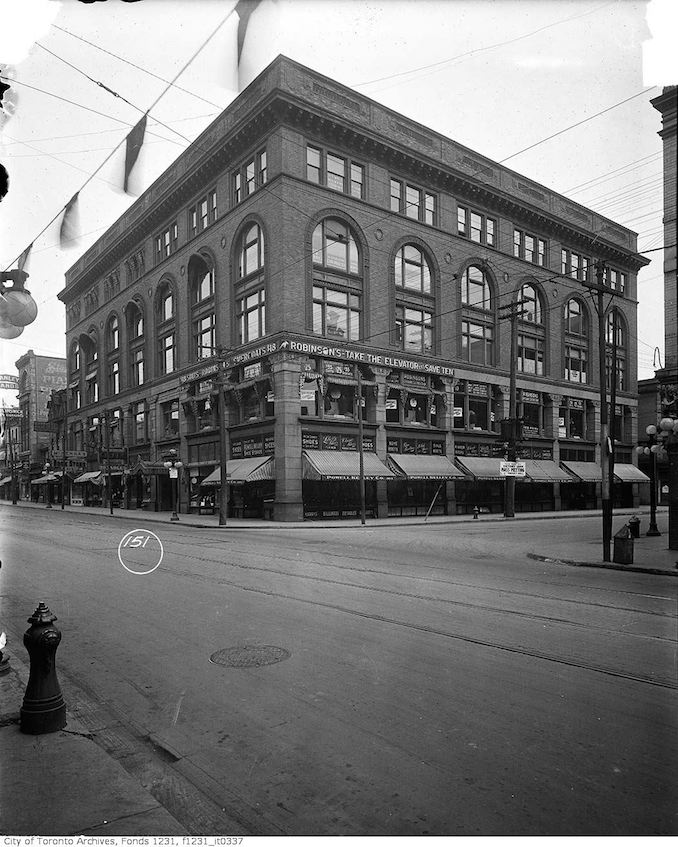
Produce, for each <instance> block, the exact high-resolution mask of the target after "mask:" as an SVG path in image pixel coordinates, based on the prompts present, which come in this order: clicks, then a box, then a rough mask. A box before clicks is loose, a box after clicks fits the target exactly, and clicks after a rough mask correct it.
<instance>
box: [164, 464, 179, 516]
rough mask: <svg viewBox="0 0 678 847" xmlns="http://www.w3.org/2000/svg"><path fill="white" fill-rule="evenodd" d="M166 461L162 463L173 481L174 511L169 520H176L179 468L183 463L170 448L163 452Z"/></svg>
mask: <svg viewBox="0 0 678 847" xmlns="http://www.w3.org/2000/svg"><path fill="white" fill-rule="evenodd" d="M165 459H166V461H164V462H163V465H164V466H165V467H166V468H167V470H168V471H169V478H170V479H171V480H172V481H173V486H172V487H173V493H174V497H173V501H174V511H173V512H172V517H171V518H170V520H171V521H178V520H179V515H178V514H177V512H178V503H179V469H180V468H182V467H183V466H184V463H183V462H181V461H180V460H179V458H178V454H177V451H176V450H175V449H174V448H172V449H171V450H168V452H167V453H165Z"/></svg>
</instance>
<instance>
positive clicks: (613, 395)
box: [605, 309, 617, 535]
mask: <svg viewBox="0 0 678 847" xmlns="http://www.w3.org/2000/svg"><path fill="white" fill-rule="evenodd" d="M611 354H612V355H611V357H610V358H611V361H610V461H609V464H608V479H609V480H610V535H611V534H612V523H611V521H612V509H613V508H614V449H615V448H614V442H615V438H616V437H617V420H616V415H617V312H616V310H615V309H613V310H612V350H611ZM605 358H606V359H607V350H606V353H605Z"/></svg>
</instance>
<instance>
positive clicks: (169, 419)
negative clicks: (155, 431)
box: [161, 400, 179, 438]
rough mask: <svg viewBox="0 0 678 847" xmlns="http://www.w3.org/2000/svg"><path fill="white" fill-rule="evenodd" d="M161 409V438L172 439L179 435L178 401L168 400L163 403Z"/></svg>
mask: <svg viewBox="0 0 678 847" xmlns="http://www.w3.org/2000/svg"><path fill="white" fill-rule="evenodd" d="M161 409H162V437H163V438H174V437H175V436H177V435H179V401H178V400H170V402H169V403H163V404H162V406H161Z"/></svg>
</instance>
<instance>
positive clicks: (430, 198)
mask: <svg viewBox="0 0 678 847" xmlns="http://www.w3.org/2000/svg"><path fill="white" fill-rule="evenodd" d="M437 220H438V216H437V211H436V196H435V194H429V193H428V191H427V192H426V193H425V195H424V223H427V224H430V226H435V225H436V223H437Z"/></svg>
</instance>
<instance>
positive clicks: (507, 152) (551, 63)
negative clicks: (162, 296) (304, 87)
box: [0, 0, 678, 405]
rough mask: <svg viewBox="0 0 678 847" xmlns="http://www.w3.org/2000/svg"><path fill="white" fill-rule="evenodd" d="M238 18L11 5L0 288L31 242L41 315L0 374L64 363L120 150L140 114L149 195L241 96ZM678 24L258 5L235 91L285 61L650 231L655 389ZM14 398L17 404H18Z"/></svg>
mask: <svg viewBox="0 0 678 847" xmlns="http://www.w3.org/2000/svg"><path fill="white" fill-rule="evenodd" d="M234 6H235V0H139V1H138V2H123V0H98V2H91V3H83V2H79V0H3V4H2V25H1V26H0V67H1V68H2V73H3V75H9V76H10V77H13V78H14V79H15V83H14V84H13V85H12V89H11V90H10V92H9V93H8V94H6V95H5V102H6V103H9V105H8V107H7V110H8V111H10V112H11V113H12V114H11V116H9V117H6V116H5V117H4V118H3V117H2V116H1V115H0V162H2V164H3V165H4V167H5V168H6V169H7V171H8V173H9V180H10V182H9V192H8V194H7V195H6V197H5V198H4V200H3V201H2V202H1V203H0V270H5V269H9V268H11V267H16V260H17V257H18V256H19V255H20V254H21V253H22V252H23V250H24V249H25V248H26V247H27V246H28V245H29V244H30V243H31V242H33V250H32V253H31V258H30V261H29V264H28V266H27V267H26V270H27V271H28V272H29V274H30V279H29V281H28V284H27V288H28V289H29V290H30V292H31V294H32V295H33V297H34V299H35V300H36V302H37V304H38V309H39V311H38V317H37V318H36V320H35V321H34V323H32V324H30V325H29V326H28V327H26V328H25V330H24V332H23V334H22V335H21V336H19V337H18V338H16V339H13V340H5V339H0V374H8V373H9V374H16V367H15V362H16V360H17V359H18V358H19V357H20V356H21V355H23V353H24V352H26V350H28V349H33V350H34V351H35V352H36V353H38V354H42V355H50V356H62V357H63V356H65V313H64V308H63V304H62V303H61V301H59V300H58V299H57V296H56V295H57V293H58V292H59V291H61V290H62V289H63V287H64V273H65V271H66V270H67V269H68V268H69V267H70V266H71V265H73V264H74V263H75V262H76V261H77V259H78V258H79V257H80V256H81V255H82V254H83V253H84V252H85V251H86V250H87V249H88V247H89V246H90V245H91V244H92V243H93V242H94V241H95V240H96V239H97V238H98V237H100V236H101V235H102V234H103V232H105V230H106V229H107V228H108V227H109V226H110V225H111V224H112V223H114V221H115V220H116V219H117V218H118V217H119V216H120V215H121V214H122V213H123V212H124V211H125V209H127V208H128V207H129V206H130V205H131V204H132V203H133V202H134V199H135V197H134V196H130V195H128V194H124V193H122V191H121V190H120V188H119V185H120V181H121V174H122V168H123V159H124V146H120V147H119V149H118V150H117V151H116V152H114V151H115V149H116V147H118V145H121V144H122V142H123V141H124V139H125V137H126V135H127V134H128V133H129V131H130V130H131V128H132V127H133V126H134V124H136V123H137V121H138V120H139V119H140V117H141V115H142V114H143V112H145V111H146V110H148V109H149V108H150V120H149V123H148V132H147V137H146V143H145V144H144V148H143V151H142V155H141V157H140V160H139V162H138V165H137V167H136V168H135V171H134V187H135V189H136V190H137V193H141V191H143V190H144V189H145V188H146V187H147V186H148V185H150V184H151V183H152V182H153V180H154V179H156V178H157V177H158V176H159V175H160V174H161V173H162V172H163V171H164V170H165V168H166V167H168V165H169V164H170V163H171V162H172V161H174V159H176V157H177V156H178V155H179V154H180V153H181V152H182V150H184V149H185V148H186V147H187V146H188V144H189V143H190V141H192V140H193V139H195V138H196V137H197V135H198V134H199V133H200V132H201V131H202V130H203V129H204V128H205V127H206V126H208V125H209V124H210V123H211V122H212V121H213V120H214V118H215V117H216V116H217V115H218V114H219V113H220V111H221V110H222V109H224V108H225V107H226V106H228V105H229V103H231V102H232V100H233V99H234V98H235V97H236V96H237V93H238V80H237V74H236V48H235V44H236V35H235V33H236V27H237V17H236V15H235V14H234V13H233V14H230V16H229V13H230V12H231V10H232V9H233V7H234ZM677 7H678V3H675V0H649V2H640V1H639V0H638V1H637V0H597V2H596V0H263V2H262V3H261V4H260V6H259V7H258V8H257V10H256V11H255V13H254V14H253V15H252V18H251V21H250V26H249V29H248V40H247V43H246V45H245V52H244V53H243V62H242V65H241V72H242V73H243V74H244V79H242V80H241V83H244V84H246V83H247V82H249V81H251V79H253V78H254V76H256V74H257V73H258V72H259V71H261V70H262V69H263V68H264V67H266V65H267V64H268V63H269V62H270V61H271V60H272V59H273V58H274V57H275V56H276V55H277V54H278V53H283V54H285V55H287V56H289V57H290V58H292V59H294V60H296V61H298V62H300V63H302V64H304V65H307V66H309V67H311V68H313V69H315V70H317V71H319V72H320V73H323V74H326V75H327V76H329V77H332V78H334V79H336V80H338V81H339V82H341V83H343V84H344V85H348V86H350V87H352V88H355V89H356V90H357V91H359V92H360V93H361V94H364V95H366V96H368V97H371V98H372V99H374V100H376V101H378V102H380V103H383V104H384V105H385V106H387V107H389V108H391V109H394V110H396V111H398V112H400V113H401V114H404V115H406V116H408V117H409V118H412V119H414V120H416V121H419V122H420V123H422V124H424V125H426V126H428V127H430V128H431V129H433V130H435V131H437V132H440V133H442V134H444V135H446V136H448V137H450V138H452V139H454V140H455V141H458V142H460V143H461V144H464V145H466V146H468V147H470V148H472V149H473V150H476V151H478V152H479V153H482V154H483V155H485V156H488V157H489V158H491V159H494V160H495V161H499V162H501V161H505V163H506V166H507V167H510V168H511V169H513V170H515V171H517V172H518V173H521V174H524V175H525V176H527V177H529V178H530V179H533V180H536V181H537V182H539V183H541V184H543V185H545V186H547V187H549V188H551V189H554V190H555V191H558V192H560V193H562V194H564V195H566V196H568V197H570V198H571V199H573V200H575V201H576V202H578V203H581V204H583V205H585V206H588V207H590V208H592V209H594V210H595V211H597V212H600V213H601V214H603V215H605V216H607V217H609V218H611V219H613V220H615V221H617V222H618V223H620V224H622V225H624V226H626V227H628V228H630V229H632V230H634V231H636V232H638V234H639V238H638V248H639V250H640V251H641V252H642V251H652V252H647V253H646V256H647V257H648V258H650V259H652V263H651V264H650V265H649V266H648V267H647V268H645V269H643V270H642V271H641V273H640V274H639V281H638V298H639V307H638V364H639V378H647V377H651V376H653V375H654V367H655V365H656V366H657V367H659V366H660V362H661V363H662V364H663V347H664V328H663V273H662V253H661V250H660V249H658V248H661V247H662V245H663V231H662V159H661V155H662V146H661V139H660V138H659V136H658V135H657V133H658V131H659V129H660V128H661V118H660V115H659V113H658V112H657V111H656V110H655V109H653V108H652V106H651V105H650V102H649V101H650V99H651V98H653V97H656V96H657V95H658V94H659V93H660V92H661V87H662V85H668V84H672V83H676V82H678V60H677V59H676V57H675V55H674V54H675V53H676V50H675V37H674V34H675V33H676V32H677V31H678V9H677ZM224 19H226V20H225V22H224V23H222V22H223V21H224ZM220 24H221V26H220ZM88 77H89V78H88ZM175 80H176V81H175ZM170 82H174V83H175V84H174V85H169V84H168V83H170ZM104 86H105V87H104ZM108 89H110V90H112V91H114V92H116V93H117V94H118V95H119V96H117V97H116V96H113V94H111V93H110V91H109V90H108ZM618 104H620V105H618ZM525 148H530V149H527V150H526V149H525ZM516 154H517V155H516ZM106 160H108V161H106ZM104 162H106V164H104V165H103V167H102V163H104ZM93 175H94V176H93ZM77 191H80V204H79V205H80V211H79V220H80V232H81V236H80V238H79V239H77V240H76V241H74V242H73V243H72V245H70V246H69V247H68V248H64V249H62V248H60V247H59V244H58V242H59V235H58V226H59V223H60V214H59V213H60V212H61V210H63V208H64V207H65V205H66V204H67V202H68V200H69V199H70V198H71V197H72V196H73V194H74V193H75V192H77ZM54 218H56V220H55V221H54V222H53V223H52V224H51V225H50V226H48V224H50V221H52V219H54ZM655 348H659V351H660V354H661V360H660V359H659V358H656V357H655V353H654V351H655ZM0 397H1V398H2V399H3V400H4V402H5V403H6V404H7V405H12V404H15V403H16V394H15V393H14V392H6V391H0Z"/></svg>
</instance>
